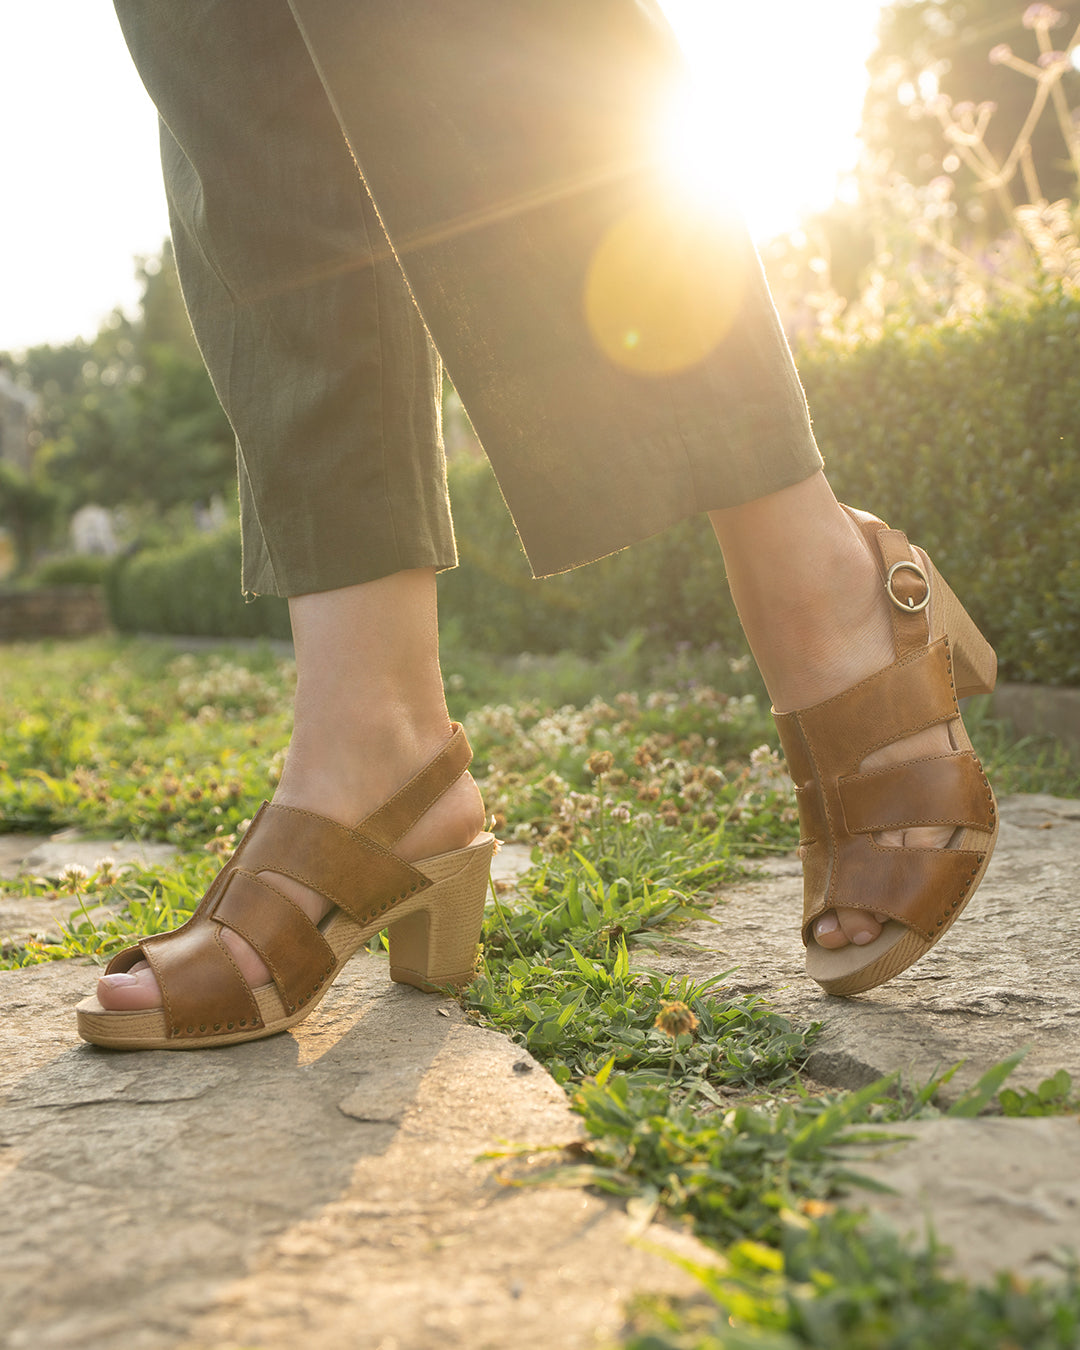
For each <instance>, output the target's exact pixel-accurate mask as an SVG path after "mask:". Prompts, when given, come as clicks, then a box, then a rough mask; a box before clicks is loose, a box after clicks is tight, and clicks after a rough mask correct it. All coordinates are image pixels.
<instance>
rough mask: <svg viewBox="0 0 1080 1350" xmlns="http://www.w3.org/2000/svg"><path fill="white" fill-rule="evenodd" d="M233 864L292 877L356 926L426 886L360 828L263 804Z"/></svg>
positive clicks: (419, 876)
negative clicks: (329, 902)
mask: <svg viewBox="0 0 1080 1350" xmlns="http://www.w3.org/2000/svg"><path fill="white" fill-rule="evenodd" d="M237 865H238V866H239V867H240V869H242V870H243V871H245V872H248V873H256V872H280V873H281V874H282V876H287V877H293V878H294V879H295V880H296V881H299V882H301V883H302V884H303V885H305V886H308V887H310V888H311V889H312V890H313V891H318V892H319V894H320V895H322V896H325V897H326V899H327V900H330V901H331V902H332V903H333V904H335V905H337V906H338V908H339V909H343V910H344V911H345V912H346V913H347V914H349V915H351V916H352V917H353V918H354V919H355V920H356V921H357V923H367V922H368V921H369V920H371V919H372V918H375V917H376V916H377V915H378V914H380V913H383V912H385V911H386V910H388V909H390V908H392V906H393V905H394V904H396V902H397V901H398V900H404V899H405V897H406V896H407V895H412V894H413V893H414V892H416V891H419V890H422V889H424V888H425V887H427V886H430V885H431V882H430V881H429V880H428V878H427V877H426V876H424V874H423V872H421V871H419V870H418V869H417V868H415V867H412V866H411V865H410V864H409V863H407V862H403V861H402V860H401V859H400V858H398V857H395V855H394V854H393V853H390V852H389V851H388V850H387V849H385V848H383V847H381V846H380V845H379V844H377V843H376V842H375V841H374V840H372V839H369V838H368V837H367V836H366V835H364V834H361V833H360V832H359V830H350V829H349V827H348V826H347V825H339V824H338V823H337V821H334V820H330V819H329V818H328V817H326V816H320V815H316V814H315V812H314V811H302V810H300V809H299V808H298V807H294V806H274V805H272V804H264V805H263V807H262V809H261V810H260V811H259V814H258V815H257V816H256V817H255V820H254V821H253V822H252V825H251V828H250V829H249V830H248V832H247V834H246V835H245V836H244V840H243V843H242V845H241V847H240V848H239V849H237V851H236V853H235V854H234V855H233V863H232V865H231V866H232V867H234V868H235V866H237ZM227 870H229V869H227ZM223 884H224V883H223ZM219 894H220V892H219ZM210 912H213V906H212V905H211V906H210Z"/></svg>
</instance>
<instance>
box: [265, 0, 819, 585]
mask: <svg viewBox="0 0 1080 1350" xmlns="http://www.w3.org/2000/svg"><path fill="white" fill-rule="evenodd" d="M290 5H291V7H292V9H293V12H294V14H295V15H296V18H297V22H298V23H299V25H300V27H301V29H302V31H303V33H304V37H305V40H306V41H307V43H308V46H309V49H310V51H311V54H312V59H313V61H314V62H315V64H316V66H317V67H318V69H319V71H320V74H321V76H322V79H323V82H324V84H325V86H326V89H327V93H328V96H329V98H330V100H331V102H332V103H333V105H334V108H335V110H336V112H337V116H338V119H339V121H340V123H341V125H342V127H343V128H344V131H345V133H346V135H347V137H348V139H349V143H350V145H351V147H352V149H353V153H354V154H355V156H356V158H357V161H358V163H359V164H360V167H361V170H362V172H363V175H364V178H365V181H366V182H367V184H368V187H369V189H370V191H371V193H372V196H373V198H374V200H375V203H376V206H377V208H378V211H379V214H380V217H381V219H382V222H383V225H384V227H385V229H386V231H387V234H388V236H389V238H390V240H391V242H392V244H393V247H394V249H395V251H396V253H397V256H398V258H399V260H400V262H401V265H402V267H403V268H404V271H405V273H406V275H407V277H408V279H409V284H410V286H411V288H412V291H413V294H414V295H415V296H416V299H417V303H418V304H419V307H420V310H421V312H422V314H423V316H424V319H425V322H426V324H427V326H428V328H429V330H430V332H431V333H432V336H433V337H434V339H435V343H436V345H437V347H438V349H439V351H440V353H441V355H442V358H443V360H444V361H445V362H446V365H447V369H448V371H449V374H450V376H451V378H452V379H453V381H454V384H455V386H456V388H457V390H458V392H459V393H460V395H461V397H462V400H463V402H464V404H465V407H466V409H467V410H468V412H469V416H470V418H471V419H472V422H473V425H474V427H475V429H476V431H477V434H478V435H479V437H480V440H481V442H482V443H483V445H484V448H485V450H486V452H487V454H488V456H489V458H490V459H491V462H492V465H493V467H494V469H495V472H496V475H497V477H498V479H499V483H500V486H501V488H502V491H503V494H504V496H505V498H506V500H507V503H508V504H509V506H510V509H511V512H512V514H513V516H514V519H515V523H516V525H517V528H518V532H519V534H520V536H521V538H522V541H523V543H524V545H525V548H526V551H527V553H528V556H529V559H530V562H531V564H532V566H533V570H534V572H536V573H537V574H538V575H544V574H548V573H552V572H557V571H563V570H566V569H567V568H570V567H573V566H576V565H578V564H579V563H583V562H587V561H590V560H592V559H594V558H598V557H601V556H603V555H605V554H607V553H611V552H614V551H615V550H617V549H619V548H622V547H625V546H626V545H627V544H630V543H632V542H633V541H635V540H637V539H641V538H644V537H646V536H647V535H651V534H655V533H657V532H658V531H660V530H662V529H664V528H665V527H666V526H668V525H670V524H673V523H674V522H676V521H678V520H682V519H684V518H685V517H687V516H690V515H693V514H696V513H699V512H702V511H707V510H711V509H714V508H721V507H728V506H735V505H739V504H741V503H742V502H745V501H747V500H751V499H753V498H756V497H760V496H764V495H767V494H768V493H771V492H776V491H779V490H780V489H781V488H784V487H787V486H790V485H791V484H793V483H796V482H800V481H802V480H803V479H805V478H808V477H810V476H812V475H813V474H814V473H816V472H817V471H818V470H819V469H820V468H821V463H822V461H821V456H820V455H819V453H818V450H817V447H816V445H815V443H814V439H813V435H812V433H811V430H810V422H809V417H808V414H807V409H806V401H805V398H804V396H803V392H802V388H801V386H800V383H799V380H798V376H797V374H796V372H795V368H794V365H793V363H792V359H791V354H790V352H789V350H788V346H787V342H786V340H785V338H784V335H783V332H782V330H781V327H780V324H779V321H778V319H777V316H776V312H775V309H774V306H773V304H772V300H771V297H770V296H769V293H768V289H767V286H766V284H765V281H764V277H763V274H762V271H761V267H760V263H759V261H758V258H757V255H756V252H755V250H754V248H753V245H752V243H751V242H750V240H749V237H748V235H747V233H746V231H745V228H744V227H743V226H742V225H741V224H734V225H733V224H731V223H730V222H727V223H720V222H717V221H715V220H711V219H708V218H704V217H702V216H701V215H699V214H697V213H695V211H694V210H693V209H692V208H690V207H689V206H688V205H685V204H682V203H680V202H678V201H677V200H676V199H675V198H674V197H673V196H672V190H671V187H670V185H669V183H668V181H667V180H666V178H665V174H664V170H663V167H662V165H661V164H660V163H659V162H658V159H657V157H656V155H655V154H654V150H653V138H654V136H655V129H656V125H657V121H658V118H659V116H660V115H662V112H663V109H664V106H665V102H666V100H667V99H668V97H669V96H670V93H671V90H672V87H673V85H675V84H676V83H677V82H678V80H679V79H680V78H681V76H682V63H681V59H680V57H679V56H678V53H677V51H676V49H675V47H674V40H673V38H672V37H671V34H670V30H668V29H667V27H666V24H665V23H664V22H663V20H662V19H661V18H659V16H658V15H656V14H655V13H654V12H653V11H651V10H650V9H649V7H648V6H647V4H646V3H644V2H643V0H589V3H587V4H582V3H581V0H544V3H543V4H539V5H538V4H536V3H535V2H534V0H503V3H500V4H499V5H492V4H491V3H490V0H456V2H455V3H453V4H446V3H444V0H429V2H428V3H420V0H416V2H415V3H411V4H401V3H400V0H369V3H365V4H364V5H357V4H355V3H352V2H351V0H290ZM717 153H718V154H722V146H718V150H717ZM635 232H636V233H635ZM620 248H621V249H623V252H624V253H625V254H626V257H625V259H624V260H623V270H624V273H625V275H624V276H622V277H620V276H619V274H618V266H616V267H615V269H614V271H615V277H614V284H613V285H611V286H610V287H609V288H610V289H611V290H612V297H611V299H610V306H609V307H610V309H611V313H610V315H605V312H604V303H605V295H604V280H603V277H604V269H605V266H606V267H607V268H608V270H609V271H611V270H612V269H611V258H612V257H613V256H614V257H615V258H616V261H618V255H619V250H620ZM598 278H599V280H598ZM609 281H610V278H609ZM620 285H621V289H620ZM598 293H599V300H598V299H597V294H598ZM627 296H629V297H630V301H629V305H628V308H627V309H626V314H625V315H624V314H623V312H622V310H621V309H620V306H621V305H622V304H623V302H624V301H625V300H626V297H627ZM650 296H657V297H658V299H657V300H656V302H655V303H654V304H653V305H652V310H651V311H650ZM639 301H640V302H641V304H640V305H639V306H638V307H639V309H640V308H641V305H643V307H644V309H643V312H644V314H645V317H646V319H650V318H651V320H655V323H654V327H655V328H656V329H657V331H658V334H659V337H660V338H661V339H663V338H665V337H666V338H667V339H669V343H668V348H669V350H670V351H674V353H675V357H674V359H673V360H672V361H671V362H669V363H668V366H669V368H665V359H664V353H663V351H661V352H660V353H659V357H658V359H654V358H655V357H656V353H655V352H654V353H653V355H652V356H649V341H650V339H651V337H653V336H655V335H654V334H651V333H650V332H649V331H645V332H644V333H639V332H637V331H636V328H635V324H634V323H633V322H631V320H632V319H633V316H634V315H635V314H637V313H638V309H635V307H634V306H635V305H638V302H639ZM669 302H670V303H669ZM590 306H591V309H590ZM627 315H629V316H630V317H629V318H627V317H626V316H627ZM717 315H720V316H722V321H721V322H719V323H715V322H714V320H715V319H716V316H717ZM684 320H685V321H684ZM620 325H621V327H620ZM695 325H697V326H699V327H700V328H701V330H702V331H701V333H699V334H697V337H696V338H695V336H694V334H693V333H692V331H691V330H693V329H694V327H695ZM665 326H668V327H670V328H673V329H675V330H678V331H674V332H671V333H666V334H665V332H664V329H665ZM688 334H689V336H687V335H688ZM639 339H640V342H639ZM635 344H637V346H635ZM662 345H663V344H662V343H661V344H660V346H661V347H662ZM680 349H681V356H680ZM642 352H644V353H645V356H646V357H648V358H649V359H638V356H639V354H640V353H642Z"/></svg>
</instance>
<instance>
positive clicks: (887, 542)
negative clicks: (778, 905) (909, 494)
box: [775, 507, 998, 995]
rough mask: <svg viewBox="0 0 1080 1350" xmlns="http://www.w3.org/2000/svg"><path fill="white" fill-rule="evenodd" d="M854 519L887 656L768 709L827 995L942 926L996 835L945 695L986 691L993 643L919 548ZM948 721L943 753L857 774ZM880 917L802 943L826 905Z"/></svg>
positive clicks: (900, 962) (955, 709) (992, 806)
mask: <svg viewBox="0 0 1080 1350" xmlns="http://www.w3.org/2000/svg"><path fill="white" fill-rule="evenodd" d="M844 509H845V510H846V511H847V512H848V514H849V515H850V516H851V517H852V519H853V520H854V521H855V522H856V524H858V526H859V528H860V529H861V531H862V533H863V537H864V538H865V540H866V542H867V544H868V546H869V548H870V551H871V553H872V554H873V556H874V559H875V561H876V562H877V565H878V569H879V571H880V573H881V576H882V579H883V582H884V586H885V593H886V595H887V596H888V599H889V602H890V605H891V612H892V620H893V638H894V644H895V651H896V660H895V661H894V662H893V663H892V665H889V666H886V667H885V669H884V670H880V671H878V672H877V673H876V674H874V675H871V676H869V677H868V678H867V679H865V680H862V681H860V682H859V683H858V684H856V685H854V686H853V687H852V688H851V689H848V690H846V691H845V692H844V693H842V694H839V695H837V696H836V697H835V698H830V699H827V700H825V701H824V702H823V703H818V704H816V705H815V706H814V707H811V708H804V709H801V710H800V711H797V712H790V713H783V714H777V715H776V719H775V720H776V725H777V729H778V731H779V733H780V741H781V744H782V746H783V749H784V754H785V756H786V757H787V763H788V769H789V772H790V773H791V777H792V778H793V779H794V781H795V785H796V796H797V798H798V803H799V823H800V834H801V840H800V852H801V855H802V859H803V942H804V943H805V944H806V949H807V952H806V970H807V974H809V975H810V976H811V977H812V978H813V979H814V980H816V981H817V982H818V984H820V985H821V987H822V988H823V989H824V990H825V992H826V993H829V994H840V995H850V994H858V993H862V992H864V991H865V990H867V989H873V988H874V987H875V986H877V985H879V984H883V983H884V982H885V981H886V980H889V979H892V977H893V976H894V975H897V974H899V972H900V971H902V970H906V969H907V967H908V966H910V965H912V964H913V963H914V962H915V961H917V960H918V959H919V958H920V957H921V956H924V955H925V954H926V953H927V952H928V951H929V950H930V949H931V947H933V946H934V945H935V943H936V942H937V941H938V940H939V939H940V938H941V937H942V936H943V935H944V934H945V933H946V932H947V931H948V930H949V928H950V927H951V926H952V924H953V923H954V922H955V920H956V919H957V917H958V916H959V914H960V913H961V911H962V910H963V908H964V906H965V905H966V904H967V903H968V901H969V900H970V899H971V897H972V895H973V894H974V893H975V890H976V888H977V887H978V885H979V883H980V882H981V881H982V878H983V875H984V873H985V872H986V868H987V865H988V864H989V862H990V855H991V854H992V853H993V851H994V844H995V843H996V841H997V835H998V814H997V806H996V803H995V800H994V793H993V790H992V789H991V787H990V784H989V782H988V781H987V778H986V775H985V774H984V773H983V770H982V765H981V764H980V763H979V760H978V758H977V757H976V755H975V752H974V750H973V748H972V745H971V741H970V740H969V738H968V734H967V731H966V730H965V728H964V724H963V721H962V719H961V717H960V709H959V706H958V703H957V700H958V699H960V698H964V697H966V696H967V695H969V694H977V693H989V692H990V691H991V690H992V689H993V687H994V681H995V678H996V674H997V658H996V657H995V656H994V652H993V649H992V648H991V646H990V644H989V643H988V642H987V641H986V639H985V638H984V637H983V636H982V634H981V633H980V632H979V630H978V629H977V628H976V626H975V624H974V623H973V622H972V620H971V619H970V617H969V616H968V614H967V613H966V612H965V610H964V608H963V606H962V605H961V604H960V602H959V600H957V598H956V596H955V595H953V593H952V591H951V590H950V589H949V587H948V586H947V585H946V583H945V582H944V580H943V579H942V577H941V575H940V574H939V573H938V571H937V569H936V568H935V567H934V565H933V563H932V562H931V561H930V559H929V558H928V557H927V556H926V554H925V553H924V552H923V551H922V550H921V549H917V548H913V547H912V546H911V545H910V544H909V543H908V541H907V538H906V536H905V535H904V534H902V533H901V532H900V531H899V530H891V529H889V527H888V526H887V525H885V524H884V523H883V522H882V521H880V520H878V519H877V518H876V517H875V516H871V515H868V514H867V513H866V512H863V511H853V510H852V509H851V508H850V507H845V508H844ZM942 723H944V724H947V725H948V727H949V733H950V739H951V741H952V745H953V749H952V751H951V752H950V753H948V754H944V755H934V756H929V757H926V758H921V759H912V760H908V761H906V762H903V763H899V764H894V765H890V766H889V767H888V768H884V769H874V770H872V771H868V772H860V768H859V766H860V765H861V764H862V762H863V760H864V759H865V758H866V757H867V755H869V754H871V753H873V751H875V750H878V749H880V748H881V747H883V746H886V745H891V744H892V743H893V742H894V741H899V740H903V739H904V738H905V737H907V736H911V735H914V734H915V733H916V732H918V731H921V730H924V729H925V728H927V727H931V726H935V725H939V724H942ZM934 825H951V826H952V827H953V831H954V833H953V836H952V838H951V839H950V841H949V844H948V846H947V847H946V848H906V847H892V846H885V845H882V844H879V843H878V842H877V841H876V838H875V836H876V835H878V834H880V833H882V832H884V831H888V830H904V829H913V828H917V827H920V826H934ZM834 909H861V910H867V911H869V912H870V913H873V914H885V915H888V920H887V922H886V923H885V924H884V925H883V927H882V930H881V933H880V935H879V936H878V937H877V938H875V939H874V941H873V942H870V943H868V944H867V945H866V946H856V945H854V944H849V945H848V946H846V947H840V948H837V949H828V948H825V947H822V946H820V945H819V944H818V942H817V941H816V940H815V938H814V931H813V926H814V922H815V920H816V919H817V918H818V917H819V916H820V915H821V914H823V913H825V912H826V911H827V910H834Z"/></svg>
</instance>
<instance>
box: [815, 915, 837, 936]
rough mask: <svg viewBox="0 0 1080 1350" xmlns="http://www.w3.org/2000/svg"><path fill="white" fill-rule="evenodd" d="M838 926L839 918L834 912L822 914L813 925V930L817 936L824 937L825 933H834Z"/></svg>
mask: <svg viewBox="0 0 1080 1350" xmlns="http://www.w3.org/2000/svg"><path fill="white" fill-rule="evenodd" d="M839 927H840V920H839V919H838V918H837V917H836V915H835V914H824V915H822V917H821V918H820V919H818V921H817V923H816V924H815V925H814V932H815V933H816V934H817V935H818V937H824V936H825V935H826V934H827V933H835V932H836V930H837V929H838V928H839Z"/></svg>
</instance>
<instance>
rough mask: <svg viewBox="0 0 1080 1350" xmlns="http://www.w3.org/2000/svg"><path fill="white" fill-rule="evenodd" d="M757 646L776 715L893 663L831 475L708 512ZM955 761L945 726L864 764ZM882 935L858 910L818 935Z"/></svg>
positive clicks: (864, 558)
mask: <svg viewBox="0 0 1080 1350" xmlns="http://www.w3.org/2000/svg"><path fill="white" fill-rule="evenodd" d="M710 519H711V520H712V524H713V529H714V530H715V532H716V537H717V539H718V541H719V543H720V547H721V549H722V550H723V555H724V562H725V566H726V570H727V578H728V584H729V586H730V587H731V594H732V598H733V599H734V601H735V606H736V608H737V609H738V612H739V619H740V621H741V623H742V626H743V631H744V632H745V633H746V637H747V641H748V642H749V643H750V648H751V650H752V651H753V653H754V659H755V661H756V662H757V665H758V669H759V670H760V671H761V674H762V677H763V679H764V680H765V684H766V687H767V688H768V691H769V696H770V698H771V699H772V703H773V707H774V709H775V710H776V711H777V712H778V713H785V712H791V711H793V710H795V709H799V708H808V707H812V706H813V705H815V704H818V703H821V702H823V701H824V700H826V699H831V698H833V697H834V696H835V695H837V694H842V693H843V692H844V691H845V690H847V689H850V688H851V687H852V686H853V685H855V684H857V683H858V682H859V681H860V680H863V679H865V678H866V677H867V676H869V675H873V674H874V673H875V672H877V671H879V670H882V669H883V668H884V667H886V666H888V665H890V664H891V663H892V662H893V661H894V660H895V656H896V653H895V648H894V644H893V629H892V619H891V616H890V613H889V608H890V607H889V603H888V601H887V599H886V596H885V593H884V590H883V588H882V584H881V576H880V573H879V572H878V569H877V566H876V564H875V562H874V559H873V557H872V556H871V554H870V552H869V550H868V549H867V547H866V544H865V542H864V540H863V538H862V535H861V534H860V533H859V531H858V529H857V527H856V526H855V524H854V522H853V521H852V519H851V517H850V516H849V515H848V514H847V513H846V512H845V511H844V510H843V509H842V508H841V507H840V505H839V503H838V502H837V500H836V498H835V496H834V495H833V492H832V489H831V488H830V487H829V484H828V482H827V480H826V478H825V475H824V474H820V473H819V474H815V475H814V476H813V477H812V478H808V479H806V480H805V481H804V482H802V483H798V484H796V485H794V486H793V487H789V488H785V489H783V490H781V491H780V492H775V493H771V494H769V495H767V496H765V497H760V498H758V499H757V500H756V501H753V502H748V503H746V505H744V506H739V507H733V508H729V509H727V510H723V511H712V512H710ZM952 749H953V746H952V743H951V741H950V739H949V732H948V729H947V726H946V724H944V723H939V724H938V725H936V726H932V727H928V728H927V729H925V730H923V731H920V732H919V733H918V734H917V735H915V736H910V737H906V738H904V739H903V740H899V741H896V742H893V743H892V744H890V745H887V746H884V747H882V748H881V749H879V750H876V751H874V752H873V753H872V754H870V755H868V756H866V758H865V759H864V760H863V761H862V762H861V765H860V768H861V770H862V771H864V772H869V771H872V770H874V769H884V768H886V767H887V766H888V765H890V764H901V763H904V762H905V761H907V760H911V759H914V758H918V757H922V756H933V755H946V754H948V753H949V752H950V751H951V750H952ZM953 833H954V831H953V829H952V828H951V827H946V826H927V827H922V828H918V829H907V830H903V831H884V830H883V831H881V832H880V833H879V834H878V843H879V844H882V845H893V846H897V845H902V846H903V847H906V848H945V847H946V846H947V845H948V843H949V839H950V837H951V835H952V834H953ZM880 931H881V923H880V922H879V921H878V919H877V918H875V916H874V915H873V914H872V913H870V912H868V911H866V910H859V909H841V910H839V911H828V912H827V913H826V914H824V915H822V916H821V917H820V918H819V919H818V920H817V921H816V923H815V924H814V934H815V937H816V938H817V940H818V942H819V943H820V944H821V946H823V947H828V948H838V947H843V946H846V945H847V943H848V942H854V943H856V944H858V945H860V946H864V945H866V944H867V943H869V942H872V941H873V940H874V938H876V937H877V936H878V934H879V933H880Z"/></svg>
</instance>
